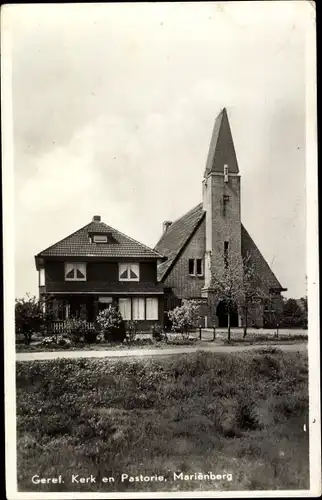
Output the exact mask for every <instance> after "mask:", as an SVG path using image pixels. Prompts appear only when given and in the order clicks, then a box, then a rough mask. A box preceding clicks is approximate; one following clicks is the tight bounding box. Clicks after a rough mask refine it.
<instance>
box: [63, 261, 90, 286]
mask: <svg viewBox="0 0 322 500" xmlns="http://www.w3.org/2000/svg"><path fill="white" fill-rule="evenodd" d="M65 281H86V263H85V262H65Z"/></svg>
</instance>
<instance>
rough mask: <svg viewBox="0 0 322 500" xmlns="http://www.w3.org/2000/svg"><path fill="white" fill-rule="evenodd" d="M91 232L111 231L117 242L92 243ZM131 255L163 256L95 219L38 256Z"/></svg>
mask: <svg viewBox="0 0 322 500" xmlns="http://www.w3.org/2000/svg"><path fill="white" fill-rule="evenodd" d="M89 233H109V234H110V235H111V237H112V240H114V239H115V240H116V242H115V243H91V242H90V240H89ZM51 256H53V257H59V256H61V257H130V258H136V259H141V258H155V259H160V258H162V256H161V255H160V254H159V253H158V252H157V251H155V250H152V248H149V247H148V246H146V245H143V244H142V243H139V242H138V241H136V240H134V239H133V238H130V237H129V236H126V235H125V234H123V233H121V232H120V231H117V230H116V229H114V228H112V227H110V226H108V225H107V224H105V223H104V222H97V221H93V222H90V223H89V224H87V225H86V226H84V227H82V228H81V229H79V230H78V231H76V232H75V233H73V234H71V235H69V236H67V237H66V238H64V239H62V240H61V241H59V242H58V243H55V244H54V245H52V246H50V247H49V248H46V250H43V251H42V252H40V253H39V254H38V255H37V256H36V257H51Z"/></svg>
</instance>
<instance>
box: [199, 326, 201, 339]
mask: <svg viewBox="0 0 322 500" xmlns="http://www.w3.org/2000/svg"><path fill="white" fill-rule="evenodd" d="M199 340H201V326H199Z"/></svg>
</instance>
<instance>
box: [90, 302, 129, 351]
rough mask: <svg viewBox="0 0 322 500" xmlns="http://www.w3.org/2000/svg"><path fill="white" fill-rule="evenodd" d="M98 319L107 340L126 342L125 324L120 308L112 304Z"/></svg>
mask: <svg viewBox="0 0 322 500" xmlns="http://www.w3.org/2000/svg"><path fill="white" fill-rule="evenodd" d="M96 321H97V324H98V325H99V327H100V330H101V332H102V334H103V335H104V339H105V340H106V341H107V342H121V343H122V342H124V339H125V337H126V331H125V324H124V321H123V318H122V316H121V313H120V311H119V310H118V308H116V307H113V306H111V307H109V308H108V309H104V310H103V311H101V312H100V313H99V314H98V316H97V318H96Z"/></svg>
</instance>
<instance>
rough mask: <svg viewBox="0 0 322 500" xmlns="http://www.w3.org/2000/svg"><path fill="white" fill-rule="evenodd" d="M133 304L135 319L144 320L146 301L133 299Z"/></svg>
mask: <svg viewBox="0 0 322 500" xmlns="http://www.w3.org/2000/svg"><path fill="white" fill-rule="evenodd" d="M132 301H133V302H132V304H133V319H134V320H136V319H144V310H145V307H144V299H143V298H135V299H132Z"/></svg>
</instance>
